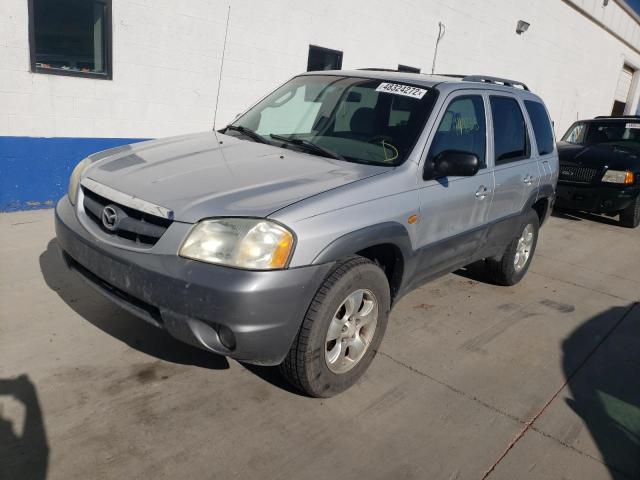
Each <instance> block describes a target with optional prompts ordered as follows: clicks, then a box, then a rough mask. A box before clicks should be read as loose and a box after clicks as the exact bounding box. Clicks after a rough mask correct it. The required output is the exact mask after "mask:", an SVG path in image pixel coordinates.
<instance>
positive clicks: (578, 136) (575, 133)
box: [562, 123, 587, 143]
mask: <svg viewBox="0 0 640 480" xmlns="http://www.w3.org/2000/svg"><path fill="white" fill-rule="evenodd" d="M586 130H587V129H586V125H585V124H584V123H576V124H575V125H572V126H571V128H569V131H568V132H567V133H565V134H564V137H562V140H563V141H565V142H569V143H584V134H585V132H586Z"/></svg>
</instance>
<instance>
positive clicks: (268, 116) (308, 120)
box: [255, 85, 322, 135]
mask: <svg viewBox="0 0 640 480" xmlns="http://www.w3.org/2000/svg"><path fill="white" fill-rule="evenodd" d="M306 90H307V88H306V86H305V85H301V86H299V87H298V88H295V89H293V90H290V91H288V92H287V93H285V94H284V95H281V96H280V97H279V98H276V99H275V101H274V103H273V105H272V106H270V107H267V108H265V109H264V110H263V111H262V113H261V115H260V122H259V124H258V125H257V126H256V127H255V131H256V132H257V133H259V134H261V135H268V134H270V133H275V134H283V133H284V134H286V133H290V132H299V133H310V132H311V129H312V128H313V122H314V121H315V119H316V117H317V115H318V111H319V110H320V105H322V104H321V103H320V102H310V101H307V98H309V96H310V95H309V94H308V93H306ZM309 90H311V89H309ZM314 93H315V92H314Z"/></svg>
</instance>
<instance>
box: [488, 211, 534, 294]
mask: <svg viewBox="0 0 640 480" xmlns="http://www.w3.org/2000/svg"><path fill="white" fill-rule="evenodd" d="M523 223H524V226H523V227H522V230H520V231H519V232H518V235H517V236H516V238H514V239H513V241H512V242H511V243H510V244H509V246H508V247H507V249H506V250H505V252H504V254H503V255H502V258H500V259H487V261H486V264H487V273H488V274H489V277H490V278H491V280H493V281H494V282H496V283H497V284H499V285H507V286H508V285H515V284H516V283H518V282H519V281H520V280H522V278H523V277H524V276H525V274H526V273H527V270H529V265H530V264H531V259H532V258H533V253H534V252H535V250H536V245H537V243H538V232H539V230H540V220H539V219H538V214H537V213H536V212H535V211H534V210H531V211H530V212H529V213H528V214H527V216H526V218H525V221H524V222H523Z"/></svg>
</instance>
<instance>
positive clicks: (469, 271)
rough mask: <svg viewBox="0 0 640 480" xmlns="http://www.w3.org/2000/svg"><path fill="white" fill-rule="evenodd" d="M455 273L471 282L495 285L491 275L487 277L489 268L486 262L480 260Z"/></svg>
mask: <svg viewBox="0 0 640 480" xmlns="http://www.w3.org/2000/svg"><path fill="white" fill-rule="evenodd" d="M453 273H454V274H455V275H458V276H460V277H463V278H467V279H469V280H475V281H476V282H481V283H486V284H488V285H495V282H493V281H492V280H491V278H490V277H489V275H487V268H486V265H485V261H484V260H478V261H477V262H474V263H471V264H469V265H467V266H465V267H462V268H459V269H458V270H456V271H455V272H453Z"/></svg>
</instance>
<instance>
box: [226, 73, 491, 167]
mask: <svg viewBox="0 0 640 480" xmlns="http://www.w3.org/2000/svg"><path fill="white" fill-rule="evenodd" d="M324 72H325V71H313V72H305V73H301V74H299V75H295V76H293V77H291V78H290V79H289V80H287V81H286V82H285V83H283V84H281V85H278V87H276V88H275V89H274V90H272V91H271V92H269V93H268V94H267V95H265V96H264V97H262V98H261V99H260V100H258V101H257V102H255V103H254V104H253V105H252V106H251V107H249V108H248V109H246V110H245V111H244V112H242V113H241V114H240V115H238V116H237V117H236V118H235V119H234V120H233V121H232V122H231V123H230V124H229V125H237V123H238V122H239V121H240V120H241V119H242V118H243V117H245V116H246V115H248V114H249V113H250V112H251V111H252V110H253V109H254V108H256V107H257V106H258V105H260V104H261V103H262V102H263V101H265V100H266V99H267V98H268V97H270V96H271V95H273V94H274V93H275V92H277V91H278V90H279V89H280V88H282V87H283V86H284V85H286V84H287V83H289V82H291V81H292V80H295V79H297V78H300V77H308V76H322V77H328V78H336V79H347V78H348V79H356V80H366V81H372V82H379V83H385V82H386V83H401V84H402V85H407V86H411V87H416V88H420V89H424V90H426V91H427V93H426V94H425V96H427V95H428V96H429V97H431V98H430V102H431V103H430V104H429V111H428V112H427V115H425V118H424V120H423V122H422V125H420V128H418V129H417V130H416V135H415V138H414V139H413V142H412V143H411V144H410V145H409V146H408V148H407V154H406V155H405V157H404V158H403V159H402V160H401V161H399V162H397V163H390V164H379V165H376V166H381V167H386V168H396V167H399V166H401V165H403V164H405V163H406V162H407V161H409V160H411V159H412V158H413V156H414V155H417V149H418V148H420V147H419V145H420V142H421V141H422V139H423V135H424V133H425V130H426V129H427V126H428V125H429V122H430V121H431V119H432V118H433V116H434V112H435V111H436V109H437V108H438V102H439V101H440V96H441V94H442V92H440V91H439V90H438V89H437V88H434V86H426V85H424V84H420V83H418V82H411V81H404V80H403V81H396V80H393V79H389V78H378V77H368V76H366V75H362V76H360V75H342V74H340V73H333V72H332V73H324ZM485 109H486V105H485ZM485 117H486V113H485ZM485 121H486V120H485ZM218 131H219V132H220V133H224V129H221V130H218ZM345 161H347V162H351V160H345ZM353 163H360V164H365V165H367V163H363V162H357V161H354V162H353Z"/></svg>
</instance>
